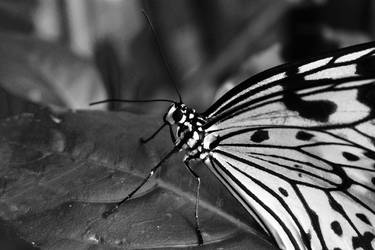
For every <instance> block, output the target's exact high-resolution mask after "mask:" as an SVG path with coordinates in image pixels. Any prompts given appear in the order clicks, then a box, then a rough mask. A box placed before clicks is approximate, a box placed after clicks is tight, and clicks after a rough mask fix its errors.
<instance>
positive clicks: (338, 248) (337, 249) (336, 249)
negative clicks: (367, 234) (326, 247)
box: [333, 247, 342, 250]
mask: <svg viewBox="0 0 375 250" xmlns="http://www.w3.org/2000/svg"><path fill="white" fill-rule="evenodd" d="M333 250H342V249H341V248H340V247H335V248H334V249H333Z"/></svg>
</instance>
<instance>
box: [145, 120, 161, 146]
mask: <svg viewBox="0 0 375 250" xmlns="http://www.w3.org/2000/svg"><path fill="white" fill-rule="evenodd" d="M166 125H167V123H164V124H163V125H161V126H160V128H158V129H157V130H156V131H155V132H154V133H153V134H152V135H150V136H149V137H147V138H146V139H144V138H142V137H141V139H140V141H141V143H147V142H149V141H150V140H152V138H154V137H155V136H156V135H157V134H158V133H159V132H160V131H161V130H162V129H163V128H164V127H165V126H166Z"/></svg>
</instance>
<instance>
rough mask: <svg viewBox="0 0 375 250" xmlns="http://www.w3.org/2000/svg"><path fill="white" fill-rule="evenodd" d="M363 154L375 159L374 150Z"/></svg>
mask: <svg viewBox="0 0 375 250" xmlns="http://www.w3.org/2000/svg"><path fill="white" fill-rule="evenodd" d="M363 155H364V156H366V157H368V158H370V159H373V160H375V153H374V152H372V151H366V152H364V153H363Z"/></svg>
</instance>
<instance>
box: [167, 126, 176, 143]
mask: <svg viewBox="0 0 375 250" xmlns="http://www.w3.org/2000/svg"><path fill="white" fill-rule="evenodd" d="M169 134H170V135H171V139H172V141H173V144H176V137H175V136H174V133H173V129H172V126H169Z"/></svg>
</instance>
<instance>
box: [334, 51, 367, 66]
mask: <svg viewBox="0 0 375 250" xmlns="http://www.w3.org/2000/svg"><path fill="white" fill-rule="evenodd" d="M373 52H374V49H373V48H371V49H365V50H362V51H357V52H353V53H350V54H346V55H344V56H341V57H339V58H337V59H336V60H335V63H346V62H350V61H354V60H357V59H359V58H361V57H362V56H364V55H367V54H369V53H373Z"/></svg>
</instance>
